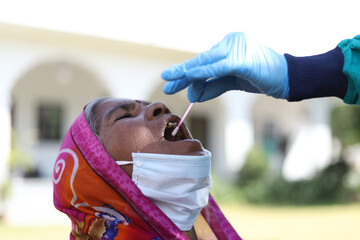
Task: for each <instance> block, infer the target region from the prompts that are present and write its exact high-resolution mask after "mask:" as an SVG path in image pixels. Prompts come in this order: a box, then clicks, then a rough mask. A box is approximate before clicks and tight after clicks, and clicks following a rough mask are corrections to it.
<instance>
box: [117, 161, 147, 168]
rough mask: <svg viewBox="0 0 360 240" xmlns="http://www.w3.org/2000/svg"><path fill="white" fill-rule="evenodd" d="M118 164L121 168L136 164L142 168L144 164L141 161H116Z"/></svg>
mask: <svg viewBox="0 0 360 240" xmlns="http://www.w3.org/2000/svg"><path fill="white" fill-rule="evenodd" d="M116 164H117V165H119V166H123V165H128V164H134V165H136V166H138V167H141V166H142V165H143V164H142V163H141V162H139V161H116Z"/></svg>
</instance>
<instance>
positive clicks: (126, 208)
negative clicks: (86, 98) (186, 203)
mask: <svg viewBox="0 0 360 240" xmlns="http://www.w3.org/2000/svg"><path fill="white" fill-rule="evenodd" d="M53 184H54V205H55V207H56V208H57V209H58V210H59V211H61V212H63V213H65V214H67V215H68V217H69V218H70V219H71V221H72V231H71V234H70V239H136V240H138V239H149V240H150V239H152V240H160V239H187V238H186V236H185V235H184V234H183V233H182V231H181V230H180V229H179V228H177V227H176V225H175V224H174V223H173V222H172V221H171V220H170V219H169V218H168V217H167V216H166V215H165V214H164V213H163V212H162V211H161V210H160V209H159V208H158V207H157V206H156V205H155V204H154V203H153V202H152V201H151V200H149V199H148V198H147V197H146V196H144V195H143V194H142V192H141V191H140V189H139V188H138V187H137V186H136V185H135V183H134V182H133V181H132V180H131V178H130V177H129V176H128V175H127V174H126V173H125V172H124V171H123V170H122V169H121V168H120V167H119V166H118V165H117V164H116V162H115V160H114V159H113V158H112V157H111V156H110V155H109V153H108V152H107V151H106V149H105V148H104V146H103V145H102V144H101V142H100V141H99V140H98V138H97V137H96V136H95V134H94V133H93V132H92V130H91V128H90V126H89V124H88V122H87V121H86V118H85V114H84V112H83V113H82V114H81V115H80V116H79V117H78V118H77V119H76V121H75V122H74V123H73V125H72V126H71V128H70V129H69V131H68V132H67V134H66V136H65V138H64V141H63V143H62V146H61V148H60V151H59V155H58V158H57V160H56V163H55V167H54V173H53ZM201 215H202V217H203V218H204V219H205V221H206V222H207V224H208V226H209V227H210V228H209V229H211V230H212V232H213V233H214V234H215V235H216V237H217V239H241V238H240V237H239V236H238V235H237V233H236V232H235V230H234V229H233V227H232V226H231V225H230V223H229V222H228V221H227V220H226V218H225V216H224V215H223V214H222V212H221V210H220V209H219V207H218V206H217V204H216V203H215V201H214V199H213V198H212V197H211V196H210V198H209V204H208V206H206V207H205V208H204V209H203V210H202V212H201ZM195 229H196V225H195ZM199 232H201V231H199ZM198 237H199V239H202V236H200V235H198Z"/></svg>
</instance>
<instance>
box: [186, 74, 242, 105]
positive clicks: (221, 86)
mask: <svg viewBox="0 0 360 240" xmlns="http://www.w3.org/2000/svg"><path fill="white" fill-rule="evenodd" d="M234 79H235V77H222V78H213V79H209V80H207V81H196V82H194V83H192V84H191V85H190V86H189V88H188V92H187V97H188V99H189V101H190V102H205V101H208V100H210V99H212V98H216V97H218V96H220V95H221V94H223V93H225V92H227V91H229V90H233V89H235V87H236V85H235V83H234Z"/></svg>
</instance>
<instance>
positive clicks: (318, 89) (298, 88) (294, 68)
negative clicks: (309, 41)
mask: <svg viewBox="0 0 360 240" xmlns="http://www.w3.org/2000/svg"><path fill="white" fill-rule="evenodd" d="M285 58H286V61H287V64H288V74H289V97H288V101H301V100H303V99H309V98H318V97H330V96H335V97H339V98H341V99H343V98H344V96H345V94H346V91H347V87H348V80H347V78H346V76H345V75H344V73H343V71H342V70H343V65H344V55H343V53H342V51H341V49H340V48H339V47H336V48H335V49H334V50H331V51H329V52H327V53H324V54H320V55H315V56H309V57H294V56H291V55H289V54H285Z"/></svg>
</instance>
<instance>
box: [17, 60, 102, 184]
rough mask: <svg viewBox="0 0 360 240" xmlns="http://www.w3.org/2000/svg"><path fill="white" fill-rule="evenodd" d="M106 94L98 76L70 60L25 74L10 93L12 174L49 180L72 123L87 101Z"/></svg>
mask: <svg viewBox="0 0 360 240" xmlns="http://www.w3.org/2000/svg"><path fill="white" fill-rule="evenodd" d="M104 95H108V90H107V88H106V86H104V83H103V82H102V81H101V80H100V79H99V78H98V77H97V75H96V74H94V73H93V72H91V71H90V70H88V69H86V68H84V67H83V66H81V65H79V64H76V63H73V62H71V61H66V60H56V61H47V62H44V63H41V64H38V65H36V66H34V67H32V68H31V69H29V70H28V71H27V72H25V73H24V74H23V75H22V77H20V78H19V79H18V80H17V81H16V83H15V85H14V86H13V88H12V92H11V97H12V129H13V140H12V148H13V152H14V151H15V152H16V153H17V159H13V161H14V162H15V163H14V164H15V166H13V167H14V169H13V170H15V172H13V173H14V174H18V175H20V176H36V177H50V176H51V175H52V168H53V163H54V162H55V160H56V156H57V152H58V149H59V147H60V143H61V140H62V138H63V137H64V135H65V133H66V132H67V130H68V128H69V127H70V125H71V123H72V122H73V121H74V120H75V118H76V117H77V116H78V115H79V114H80V112H81V110H82V108H83V107H84V105H85V104H86V103H87V102H88V101H90V100H91V99H94V98H97V97H100V96H104ZM26 166H27V167H26Z"/></svg>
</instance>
